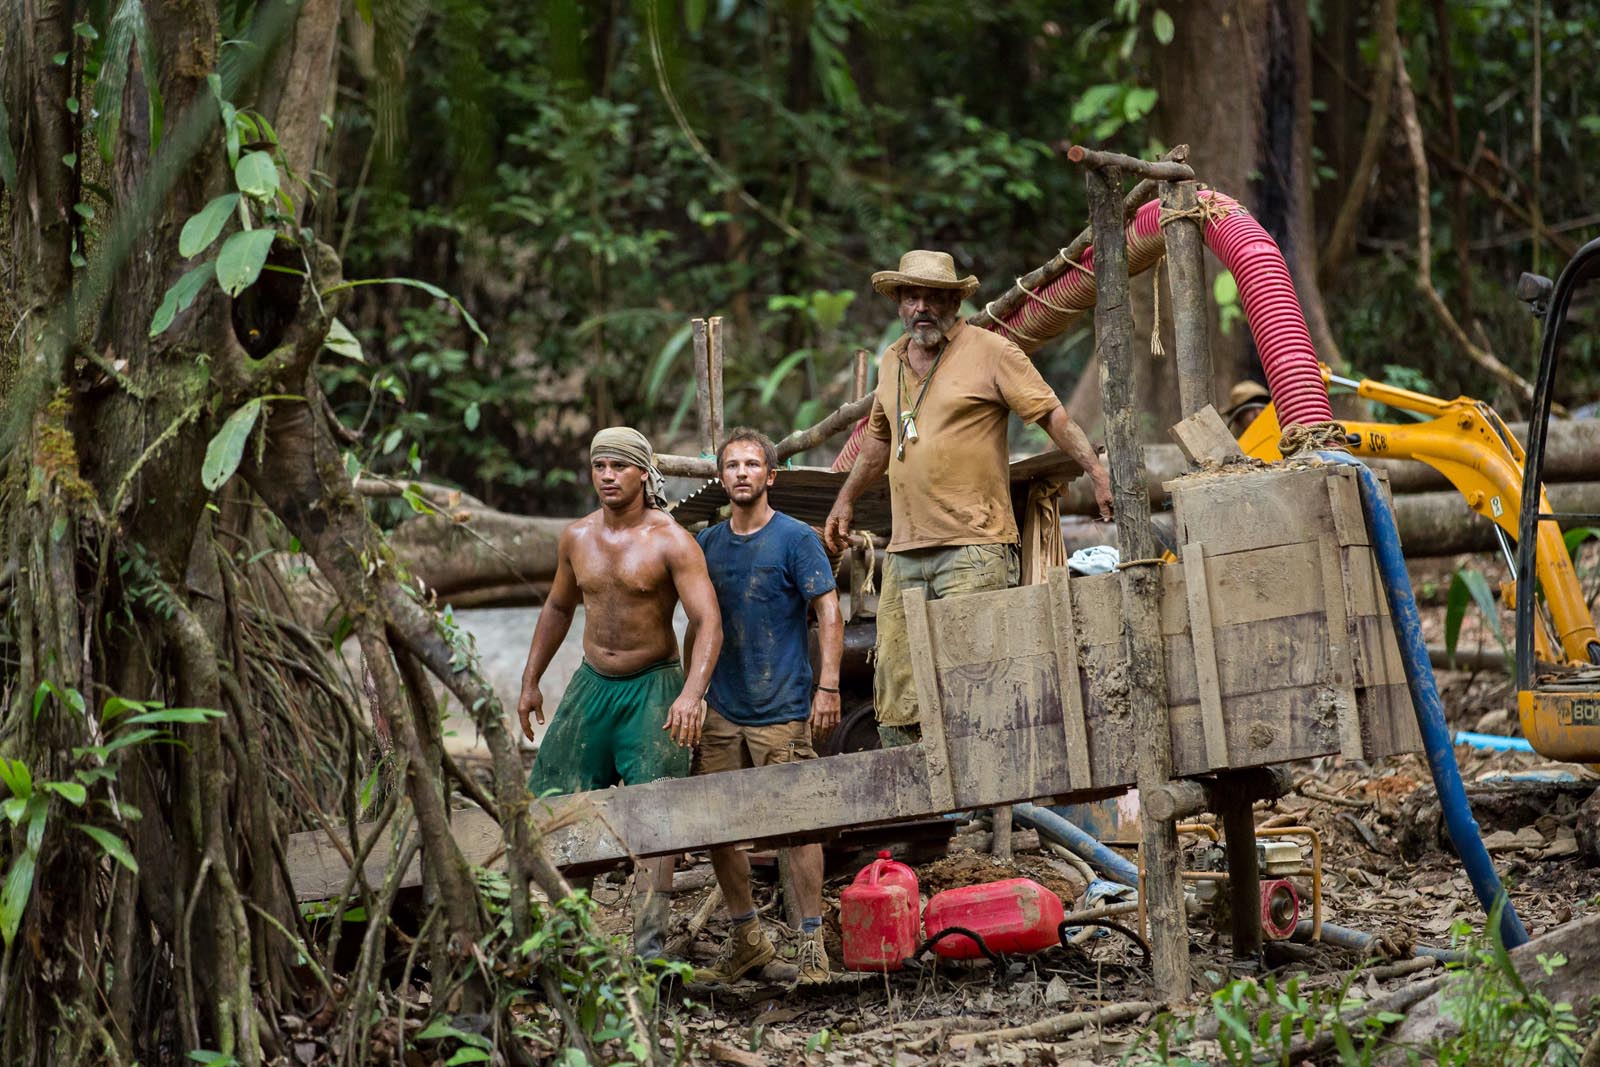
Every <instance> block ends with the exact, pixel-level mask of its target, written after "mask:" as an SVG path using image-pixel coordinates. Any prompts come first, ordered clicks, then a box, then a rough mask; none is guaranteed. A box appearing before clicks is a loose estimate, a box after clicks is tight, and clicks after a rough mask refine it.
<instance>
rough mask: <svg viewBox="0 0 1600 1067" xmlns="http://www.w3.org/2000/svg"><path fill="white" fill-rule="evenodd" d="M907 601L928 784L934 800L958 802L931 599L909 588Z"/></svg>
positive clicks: (944, 803)
mask: <svg viewBox="0 0 1600 1067" xmlns="http://www.w3.org/2000/svg"><path fill="white" fill-rule="evenodd" d="M901 603H902V604H904V605H905V613H906V634H907V636H908V637H909V638H910V642H911V677H912V679H913V680H914V681H915V682H916V686H917V720H918V721H919V722H920V723H921V724H922V748H923V749H924V751H925V754H926V756H927V760H928V785H929V788H930V789H931V790H932V795H933V801H934V803H935V804H938V805H940V806H941V807H945V808H953V807H954V806H955V799H954V798H955V786H954V785H953V784H952V782H951V778H950V746H949V744H948V742H947V741H946V739H945V729H944V727H945V723H944V702H943V700H942V699H941V697H940V693H939V676H938V673H937V672H936V671H935V669H934V666H933V638H932V630H931V629H930V628H929V626H928V601H927V597H926V596H925V595H924V593H923V592H922V590H920V589H908V590H906V592H905V595H904V596H902V597H901Z"/></svg>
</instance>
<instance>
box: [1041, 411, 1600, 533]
mask: <svg viewBox="0 0 1600 1067" xmlns="http://www.w3.org/2000/svg"><path fill="white" fill-rule="evenodd" d="M1510 427H1511V433H1512V435H1513V436H1514V437H1516V439H1517V440H1518V441H1522V440H1524V439H1525V438H1526V437H1527V431H1528V425H1527V423H1523V422H1514V423H1511V424H1510ZM1545 447H1546V449H1547V450H1548V451H1547V453H1546V455H1545V465H1544V480H1545V484H1546V485H1558V484H1561V483H1565V482H1589V481H1594V480H1596V479H1600V419H1554V420H1552V421H1551V423H1550V432H1549V436H1548V437H1547V439H1546V443H1545ZM1144 462H1145V469H1146V471H1147V472H1148V475H1147V479H1146V484H1147V485H1148V486H1149V487H1150V500H1151V503H1153V504H1160V503H1162V502H1163V501H1165V500H1166V493H1165V491H1164V490H1163V489H1162V488H1161V483H1162V482H1167V481H1171V480H1172V479H1173V478H1176V477H1178V476H1179V475H1180V474H1184V473H1187V472H1188V469H1189V467H1188V464H1187V463H1186V462H1185V461H1184V458H1183V453H1182V452H1180V451H1179V450H1178V446H1177V445H1169V444H1166V443H1161V444H1147V445H1145V446H1144ZM1363 462H1364V463H1366V464H1367V465H1368V466H1370V467H1371V468H1372V469H1373V470H1376V471H1382V472H1384V473H1386V474H1388V476H1389V488H1390V489H1391V490H1392V491H1394V492H1395V493H1397V494H1400V493H1431V492H1444V491H1446V490H1451V489H1452V486H1451V484H1450V481H1449V479H1447V478H1445V476H1444V475H1442V474H1440V473H1439V472H1438V471H1437V470H1435V469H1434V468H1432V467H1430V466H1428V465H1427V464H1426V463H1421V462H1418V461H1416V460H1403V459H1364V460H1363ZM1061 510H1062V513H1063V514H1068V515H1094V514H1097V513H1098V508H1096V506H1095V502H1094V491H1093V489H1092V488H1091V487H1090V485H1089V483H1088V481H1087V480H1086V479H1081V478H1080V479H1078V480H1077V481H1075V482H1073V483H1072V484H1071V485H1070V486H1069V487H1068V488H1067V492H1066V494H1065V495H1064V497H1063V499H1062V504H1061Z"/></svg>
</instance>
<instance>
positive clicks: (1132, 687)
mask: <svg viewBox="0 0 1600 1067" xmlns="http://www.w3.org/2000/svg"><path fill="white" fill-rule="evenodd" d="M1190 176H1192V175H1186V176H1185V177H1190ZM1084 178H1085V181H1086V182H1087V185H1088V193H1089V219H1090V224H1091V226H1092V228H1093V230H1094V277H1095V285H1096V288H1097V291H1098V293H1099V299H1098V300H1097V301H1096V302H1095V309H1094V330H1095V348H1096V350H1097V352H1098V354H1099V356H1100V407H1101V411H1102V412H1103V413H1104V417H1105V428H1106V455H1107V459H1108V460H1109V466H1110V468H1111V486H1112V491H1113V495H1114V499H1115V507H1116V516H1117V534H1118V538H1119V540H1120V542H1121V545H1122V557H1123V562H1124V566H1125V569H1124V570H1123V571H1122V615H1123V620H1124V623H1125V625H1126V635H1127V636H1126V654H1127V677H1128V690H1127V696H1126V701H1127V705H1128V710H1129V711H1131V713H1132V717H1133V722H1134V726H1135V728H1136V729H1137V731H1138V734H1139V744H1138V783H1139V788H1140V790H1141V791H1143V790H1145V789H1155V788H1157V787H1159V786H1162V785H1165V784H1166V783H1167V781H1168V780H1169V779H1171V777H1172V732H1171V731H1172V727H1171V724H1170V723H1169V722H1168V719H1167V702H1166V699H1165V698H1166V693H1167V671H1166V659H1165V649H1164V647H1163V643H1162V640H1161V575H1160V573H1159V570H1160V567H1159V565H1153V564H1152V563H1151V561H1152V560H1153V559H1154V557H1156V556H1157V555H1159V552H1160V550H1159V549H1158V548H1157V547H1156V539H1155V533H1154V531H1153V529H1152V528H1151V526H1150V494H1149V491H1148V490H1147V489H1146V488H1145V484H1144V464H1143V462H1142V460H1143V457H1142V452H1141V448H1140V438H1139V422H1138V410H1137V406H1136V401H1135V392H1134V365H1133V311H1132V308H1131V307H1130V305H1129V301H1128V251H1127V236H1126V234H1125V233H1124V232H1123V228H1122V211H1121V204H1122V175H1121V172H1120V171H1119V170H1118V169H1117V168H1116V167H1099V168H1092V169H1090V170H1088V171H1086V172H1085V175H1084ZM1129 564H1131V566H1129ZM1140 823H1141V829H1140V834H1141V838H1140V839H1141V842H1142V845H1143V848H1144V862H1145V880H1144V886H1143V890H1144V899H1145V900H1146V901H1147V902H1148V903H1147V908H1148V911H1149V914H1150V941H1151V946H1152V949H1153V953H1152V954H1153V956H1154V957H1155V972H1156V974H1155V978H1156V989H1157V990H1159V991H1160V993H1161V995H1162V997H1164V998H1165V999H1167V1000H1168V1001H1170V1002H1173V1003H1178V1002H1181V1001H1183V1000H1185V999H1186V998H1187V997H1188V995H1189V931H1188V925H1187V920H1186V918H1185V914H1184V907H1183V881H1182V877H1181V870H1180V864H1179V860H1180V858H1181V857H1180V854H1179V851H1178V835H1177V829H1176V824H1174V823H1171V822H1162V821H1160V820H1157V819H1142V820H1140Z"/></svg>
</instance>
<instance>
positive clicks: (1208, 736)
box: [1168, 407, 1228, 767]
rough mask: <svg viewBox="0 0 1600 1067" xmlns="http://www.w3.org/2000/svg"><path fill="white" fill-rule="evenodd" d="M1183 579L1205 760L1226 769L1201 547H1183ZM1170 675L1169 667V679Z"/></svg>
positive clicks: (1225, 739) (1225, 731) (1224, 735)
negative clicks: (1198, 695) (1198, 691)
mask: <svg viewBox="0 0 1600 1067" xmlns="http://www.w3.org/2000/svg"><path fill="white" fill-rule="evenodd" d="M1206 410H1208V411H1209V410H1210V408H1209V407H1208V408H1207V409H1206ZM1213 414H1214V412H1213ZM1183 578H1184V594H1185V597H1186V599H1187V600H1188V604H1189V636H1190V642H1191V644H1192V647H1193V650H1194V674H1195V685H1196V686H1197V687H1198V689H1199V690H1200V718H1201V721H1202V723H1203V724H1204V735H1205V748H1206V760H1207V761H1208V763H1209V764H1210V766H1211V767H1227V766H1228V726H1227V722H1226V721H1225V720H1224V719H1223V717H1222V686H1221V684H1220V682H1219V681H1218V679H1217V645H1216V638H1215V635H1214V634H1213V633H1212V630H1211V597H1210V595H1209V589H1210V586H1209V585H1208V584H1207V582H1206V550H1205V546H1204V545H1201V544H1197V543H1195V542H1190V543H1189V544H1186V545H1184V546H1183ZM1171 674H1172V671H1171V670H1170V668H1169V670H1168V675H1169V677H1170V675H1171Z"/></svg>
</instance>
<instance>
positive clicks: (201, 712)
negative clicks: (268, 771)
mask: <svg viewBox="0 0 1600 1067" xmlns="http://www.w3.org/2000/svg"><path fill="white" fill-rule="evenodd" d="M252 403H253V401H252ZM241 410H242V409H241ZM235 414H237V412H235ZM248 432H249V431H246V434H247V435H248ZM222 714H223V713H222V712H220V711H218V710H217V709H216V708H160V709H158V710H156V711H146V712H141V713H140V714H138V715H135V716H133V717H132V718H130V719H128V721H127V723H126V724H125V725H129V726H131V725H133V724H134V723H174V722H182V723H191V724H193V723H202V722H207V721H209V720H211V719H220V718H222Z"/></svg>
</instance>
